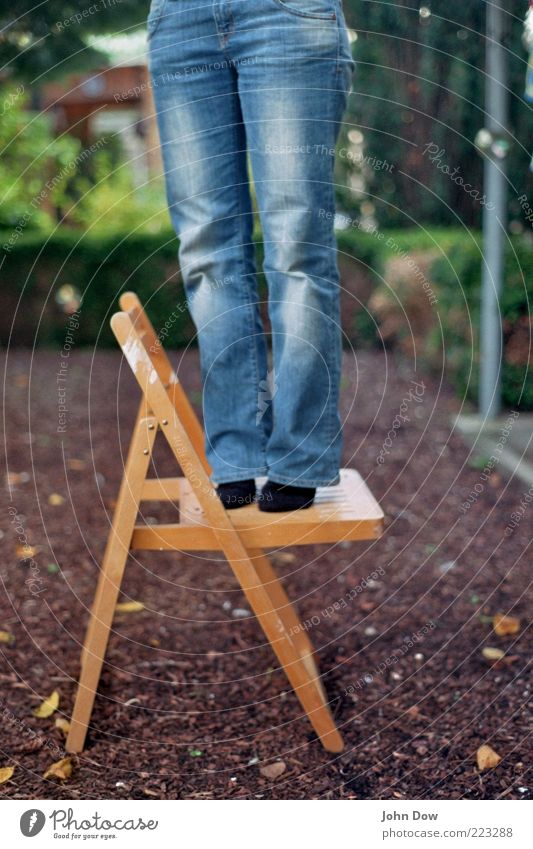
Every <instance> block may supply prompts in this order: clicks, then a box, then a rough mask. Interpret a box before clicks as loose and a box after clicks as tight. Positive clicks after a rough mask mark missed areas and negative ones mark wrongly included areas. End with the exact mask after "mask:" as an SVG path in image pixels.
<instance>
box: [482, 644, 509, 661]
mask: <svg viewBox="0 0 533 849" xmlns="http://www.w3.org/2000/svg"><path fill="white" fill-rule="evenodd" d="M481 654H482V655H483V657H484V658H485V660H501V659H502V657H505V652H504V651H502V650H501V649H493V648H492V647H491V646H485V648H484V649H482V650H481Z"/></svg>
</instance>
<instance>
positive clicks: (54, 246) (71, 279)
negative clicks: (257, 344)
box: [0, 228, 380, 347]
mask: <svg viewBox="0 0 533 849" xmlns="http://www.w3.org/2000/svg"><path fill="white" fill-rule="evenodd" d="M255 241H256V252H257V259H258V267H261V264H262V259H263V249H262V243H261V238H260V234H256V237H255ZM2 244H5V237H4V236H3V234H2V233H0V245H2ZM339 246H340V250H341V252H342V255H343V258H344V259H346V260H348V261H349V262H350V263H352V264H353V265H354V268H355V272H354V278H355V279H356V280H357V281H360V280H361V279H362V276H363V274H367V275H372V270H373V269H374V268H376V267H378V266H379V264H380V260H379V256H378V255H377V254H378V249H377V244H376V242H375V241H373V240H372V238H371V237H369V236H368V235H367V234H361V233H343V234H341V235H340V237H339ZM177 250H178V242H177V239H176V238H175V236H174V234H173V233H172V232H171V231H170V230H167V229H164V230H160V232H158V233H149V232H146V231H145V230H143V231H139V232H137V233H130V234H128V235H127V236H124V235H122V236H121V235H120V234H119V233H115V232H110V233H109V234H107V235H103V234H101V233H100V231H98V232H94V233H93V232H91V231H89V232H88V233H87V232H84V233H78V232H76V231H73V230H67V229H66V228H61V229H58V230H57V231H56V232H54V233H49V234H48V235H46V234H42V233H24V234H23V236H22V237H21V238H20V239H19V241H18V242H17V243H16V244H15V245H14V246H13V247H12V248H11V249H10V250H9V251H8V252H7V253H6V255H5V259H4V264H3V267H2V279H3V281H4V285H3V286H2V287H0V341H1V343H2V344H3V345H5V344H7V340H8V339H9V337H10V333H11V322H12V319H13V316H15V321H14V327H13V332H12V335H11V342H10V344H19V345H33V344H36V345H61V344H62V342H63V340H64V338H65V326H66V320H67V316H66V315H65V311H64V308H63V306H62V304H61V303H60V302H61V300H62V299H61V294H62V291H63V288H62V287H65V286H74V287H75V288H76V289H77V290H78V291H79V293H80V295H81V297H82V306H81V310H80V322H79V328H78V329H77V330H76V345H94V344H98V345H99V346H114V345H115V344H116V343H115V340H114V337H113V335H112V332H111V330H110V328H109V318H110V316H111V314H112V313H113V312H114V311H115V310H116V309H117V304H118V298H119V295H120V294H121V293H122V292H123V291H126V290H128V289H133V290H134V291H135V292H137V294H138V295H139V297H140V298H141V300H142V301H143V303H144V304H145V305H146V307H147V310H148V313H149V315H150V317H151V319H152V322H153V324H154V327H155V328H156V330H157V331H159V330H160V329H161V328H163V327H164V326H165V323H166V322H169V319H170V327H169V334H168V338H167V345H168V346H169V347H183V346H184V345H188V344H190V343H191V342H193V341H194V335H195V331H194V326H193V323H192V321H191V319H190V317H189V314H188V312H187V310H186V309H185V308H184V305H185V296H184V291H183V285H182V282H181V277H180V274H179V269H178V263H177ZM259 285H260V292H261V293H262V297H263V298H264V297H266V284H265V280H264V276H263V275H262V274H260V275H259ZM369 287H370V284H367V288H369ZM19 298H20V302H19ZM357 308H358V301H357V298H347V300H346V309H347V311H348V313H347V314H346V316H345V317H344V318H345V332H346V334H347V336H348V338H349V339H350V340H352V339H353V335H354V319H353V315H352V312H353V313H355V312H356V310H357ZM15 313H16V315H15Z"/></svg>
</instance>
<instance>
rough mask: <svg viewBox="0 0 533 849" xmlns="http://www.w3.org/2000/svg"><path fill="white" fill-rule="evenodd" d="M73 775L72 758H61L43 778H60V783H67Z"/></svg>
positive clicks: (50, 767)
mask: <svg viewBox="0 0 533 849" xmlns="http://www.w3.org/2000/svg"><path fill="white" fill-rule="evenodd" d="M71 775H72V761H71V759H70V758H61V760H60V761H56V763H55V764H52V766H49V767H48V769H47V770H46V772H45V773H44V775H43V778H59V780H60V781H66V779H67V778H70V776H71Z"/></svg>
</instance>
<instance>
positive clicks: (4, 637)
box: [0, 631, 15, 643]
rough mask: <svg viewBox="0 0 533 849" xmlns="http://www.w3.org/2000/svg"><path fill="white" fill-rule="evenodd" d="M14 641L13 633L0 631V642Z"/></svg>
mask: <svg viewBox="0 0 533 849" xmlns="http://www.w3.org/2000/svg"><path fill="white" fill-rule="evenodd" d="M13 642H15V637H14V636H13V634H10V633H9V631H0V643H13Z"/></svg>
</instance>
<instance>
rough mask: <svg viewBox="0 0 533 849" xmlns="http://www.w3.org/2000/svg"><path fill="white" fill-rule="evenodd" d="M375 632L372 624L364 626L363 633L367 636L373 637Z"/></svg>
mask: <svg viewBox="0 0 533 849" xmlns="http://www.w3.org/2000/svg"><path fill="white" fill-rule="evenodd" d="M377 632H378V630H377V628H374V626H373V625H369V626H368V628H365V634H366V636H367V637H375V636H376V634H377Z"/></svg>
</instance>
